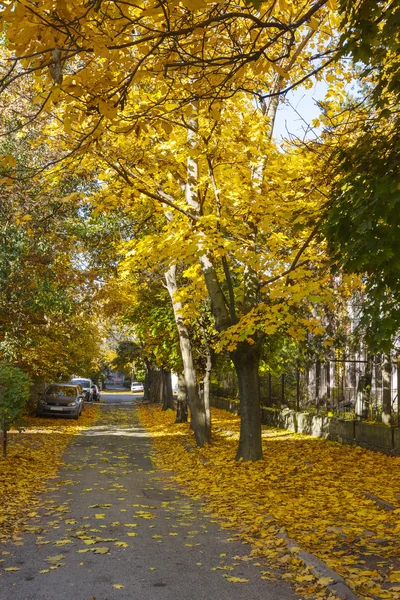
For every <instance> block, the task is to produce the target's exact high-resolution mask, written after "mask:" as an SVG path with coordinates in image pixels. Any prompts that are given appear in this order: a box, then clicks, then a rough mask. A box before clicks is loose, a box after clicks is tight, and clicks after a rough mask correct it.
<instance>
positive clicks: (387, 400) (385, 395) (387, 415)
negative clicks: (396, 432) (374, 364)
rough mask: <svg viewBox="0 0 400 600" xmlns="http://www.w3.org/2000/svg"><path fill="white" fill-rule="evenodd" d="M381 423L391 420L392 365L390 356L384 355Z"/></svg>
mask: <svg viewBox="0 0 400 600" xmlns="http://www.w3.org/2000/svg"><path fill="white" fill-rule="evenodd" d="M382 388H383V389H382V423H384V424H385V425H390V424H391V422H392V365H391V362H390V356H385V358H384V364H383V369H382Z"/></svg>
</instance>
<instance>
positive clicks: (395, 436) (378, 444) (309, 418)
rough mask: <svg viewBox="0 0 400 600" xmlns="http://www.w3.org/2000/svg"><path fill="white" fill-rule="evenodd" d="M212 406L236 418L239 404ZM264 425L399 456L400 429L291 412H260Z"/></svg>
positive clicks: (213, 401)
mask: <svg viewBox="0 0 400 600" xmlns="http://www.w3.org/2000/svg"><path fill="white" fill-rule="evenodd" d="M211 405H212V406H215V407H216V408H222V409H223V410H227V411H229V412H231V413H234V414H239V402H238V401H237V400H231V399H229V398H220V397H214V398H212V399H211ZM261 419H262V422H263V424H265V425H270V426H272V427H278V428H279V429H287V430H288V431H294V432H296V433H306V434H308V435H312V436H314V437H322V438H325V439H328V440H332V441H334V442H340V443H341V444H354V445H356V446H362V447H363V448H369V449H370V450H379V451H381V452H386V453H390V454H394V455H398V456H400V429H399V428H397V427H388V426H386V425H380V424H378V423H365V422H363V421H355V420H351V419H340V418H337V417H328V416H326V415H313V414H309V413H306V412H296V411H295V410H290V409H283V410H279V409H273V408H262V409H261Z"/></svg>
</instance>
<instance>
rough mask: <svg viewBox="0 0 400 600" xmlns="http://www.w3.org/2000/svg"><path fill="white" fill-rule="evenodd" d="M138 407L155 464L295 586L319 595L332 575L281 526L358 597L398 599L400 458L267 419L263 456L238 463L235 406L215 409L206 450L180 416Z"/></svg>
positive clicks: (303, 591) (300, 589)
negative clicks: (311, 568) (317, 567)
mask: <svg viewBox="0 0 400 600" xmlns="http://www.w3.org/2000/svg"><path fill="white" fill-rule="evenodd" d="M139 415H140V419H141V421H142V423H143V424H144V425H145V426H146V427H147V428H148V429H149V430H150V431H151V432H152V435H153V437H154V446H155V450H156V454H155V459H156V462H157V464H158V465H159V466H160V467H162V468H165V469H168V470H171V469H172V470H173V471H174V473H175V476H174V477H175V479H176V481H177V482H178V483H179V484H180V486H181V487H182V488H183V490H185V491H186V493H188V494H190V495H191V496H192V497H195V498H198V499H201V500H202V501H203V502H204V503H205V507H206V509H207V511H208V512H210V513H211V514H212V515H213V517H215V518H217V519H218V521H219V522H220V523H221V524H222V525H223V526H225V527H229V528H232V529H234V530H235V531H237V532H238V534H239V535H240V537H241V538H242V539H243V540H244V541H247V542H249V543H251V544H252V554H253V556H260V557H266V558H267V559H269V560H271V561H272V563H275V564H276V565H278V566H280V567H282V565H286V566H287V572H286V573H285V574H284V575H283V577H285V578H287V579H289V580H291V581H292V582H293V583H294V584H295V585H296V587H297V591H298V593H301V594H303V596H304V597H311V598H318V597H322V592H321V591H319V590H320V588H321V585H323V584H326V583H328V582H327V581H324V580H323V579H320V580H319V582H318V581H315V577H313V576H312V575H311V574H310V573H309V572H307V570H304V569H303V570H302V569H301V563H300V561H298V560H297V559H296V549H293V548H292V554H291V553H290V552H288V549H287V546H286V543H285V540H284V539H282V537H279V535H280V534H281V533H282V532H286V533H287V534H288V535H289V536H290V537H291V538H292V539H294V540H295V541H296V542H297V543H298V544H299V546H301V547H302V548H303V549H305V550H307V551H309V552H311V553H313V554H314V555H315V556H317V557H318V558H320V559H321V560H323V561H324V562H325V563H326V564H327V565H328V566H329V567H331V568H332V569H334V570H335V571H337V572H338V573H339V574H340V575H342V577H344V579H345V580H346V583H347V584H348V586H349V587H350V588H352V589H353V590H354V592H355V593H356V594H358V596H359V597H360V598H362V599H364V600H367V599H368V600H372V599H374V600H375V599H377V598H379V599H382V600H383V599H391V600H398V599H399V598H400V519H399V516H400V458H398V457H390V456H386V455H384V454H380V453H374V452H371V451H368V450H364V449H362V448H358V447H349V446H342V445H340V444H337V443H332V442H327V441H325V440H319V439H316V438H312V437H309V436H304V435H298V434H293V433H289V432H287V431H283V430H277V429H269V428H265V429H264V430H263V445H264V457H265V458H264V460H263V461H259V462H256V463H243V462H239V463H238V462H235V461H234V455H235V450H236V446H237V439H238V428H239V418H238V417H236V416H234V415H231V414H229V413H226V412H225V411H221V410H217V409H213V444H212V446H209V447H206V448H203V449H199V448H195V447H194V445H193V435H192V432H190V431H189V428H188V426H187V425H176V424H174V414H173V413H172V412H171V411H169V412H161V410H160V409H159V407H149V408H146V407H142V408H140V411H139ZM366 493H367V494H373V495H374V496H375V497H377V498H379V499H382V500H385V501H387V502H389V503H391V504H392V505H393V510H385V509H384V508H382V507H381V506H379V505H378V504H377V503H376V502H375V501H374V500H371V499H369V498H367V497H366V496H365V494H366ZM324 579H326V578H324ZM320 594H321V596H320Z"/></svg>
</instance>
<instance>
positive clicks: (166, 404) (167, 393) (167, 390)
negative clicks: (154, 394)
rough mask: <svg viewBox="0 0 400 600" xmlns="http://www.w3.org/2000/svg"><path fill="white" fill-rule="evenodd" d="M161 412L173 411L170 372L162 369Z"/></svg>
mask: <svg viewBox="0 0 400 600" xmlns="http://www.w3.org/2000/svg"><path fill="white" fill-rule="evenodd" d="M162 374H163V388H164V389H163V396H164V397H163V407H162V409H163V410H169V409H170V410H175V405H174V396H173V394H172V381H171V371H167V370H166V369H163V371H162Z"/></svg>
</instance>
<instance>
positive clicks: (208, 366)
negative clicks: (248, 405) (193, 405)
mask: <svg viewBox="0 0 400 600" xmlns="http://www.w3.org/2000/svg"><path fill="white" fill-rule="evenodd" d="M203 333H204V332H203ZM204 344H205V349H206V372H205V375H204V381H203V400H204V409H205V411H206V421H207V428H208V430H209V431H210V436H211V409H210V383H211V370H212V358H211V348H210V345H209V344H208V342H207V340H206V338H205V334H204Z"/></svg>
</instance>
